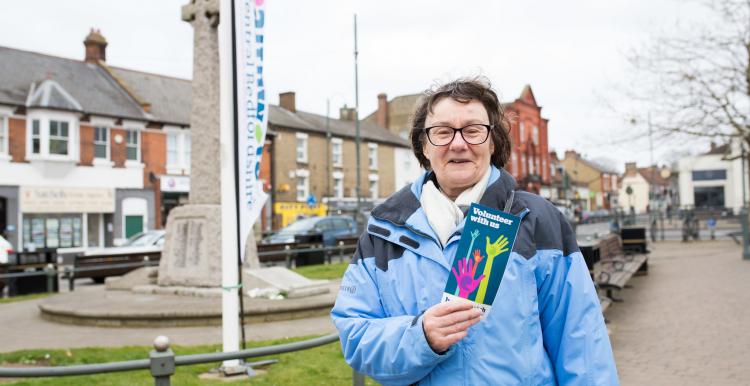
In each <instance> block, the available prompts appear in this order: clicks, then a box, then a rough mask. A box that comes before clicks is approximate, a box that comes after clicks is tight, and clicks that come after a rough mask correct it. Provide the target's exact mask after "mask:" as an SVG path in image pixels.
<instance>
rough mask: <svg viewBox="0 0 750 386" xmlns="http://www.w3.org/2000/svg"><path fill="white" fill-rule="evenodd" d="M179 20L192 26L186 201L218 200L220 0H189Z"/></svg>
mask: <svg viewBox="0 0 750 386" xmlns="http://www.w3.org/2000/svg"><path fill="white" fill-rule="evenodd" d="M182 20H184V21H186V22H188V23H190V24H191V25H192V26H193V98H192V99H193V101H192V107H191V110H190V132H191V136H190V140H191V147H190V148H191V154H190V200H189V202H190V204H219V203H220V197H221V193H220V180H219V174H220V162H219V161H220V158H219V82H218V79H219V41H218V31H217V27H218V25H219V0H192V1H191V2H190V4H187V5H184V6H183V7H182Z"/></svg>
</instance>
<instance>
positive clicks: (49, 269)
mask: <svg viewBox="0 0 750 386" xmlns="http://www.w3.org/2000/svg"><path fill="white" fill-rule="evenodd" d="M44 272H45V274H46V275H47V292H55V279H56V278H57V277H56V272H55V266H54V265H52V263H50V264H47V266H46V267H44Z"/></svg>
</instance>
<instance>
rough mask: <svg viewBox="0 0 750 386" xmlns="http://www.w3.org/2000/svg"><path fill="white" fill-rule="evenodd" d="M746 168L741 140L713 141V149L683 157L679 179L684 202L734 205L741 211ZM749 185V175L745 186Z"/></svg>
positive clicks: (715, 206)
mask: <svg viewBox="0 0 750 386" xmlns="http://www.w3.org/2000/svg"><path fill="white" fill-rule="evenodd" d="M742 169H743V168H742V158H741V157H740V142H739V140H734V141H732V142H730V143H727V144H724V145H722V146H715V145H713V144H711V150H709V151H708V152H707V153H704V154H700V155H697V156H692V157H686V158H683V159H681V160H680V161H679V170H680V180H679V181H680V199H681V203H682V205H683V206H694V207H696V208H731V209H732V210H733V211H734V212H735V213H737V212H738V211H739V210H740V208H741V207H742V192H743V189H742ZM747 186H748V181H747V178H746V181H745V189H747ZM745 191H746V192H748V190H745Z"/></svg>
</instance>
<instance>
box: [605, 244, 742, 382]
mask: <svg viewBox="0 0 750 386" xmlns="http://www.w3.org/2000/svg"><path fill="white" fill-rule="evenodd" d="M651 248H652V250H653V252H652V253H651V257H650V260H649V270H650V272H649V275H648V276H643V277H636V278H634V279H633V281H632V282H631V284H632V285H633V288H631V289H626V290H624V291H622V296H623V298H624V299H625V302H624V303H617V304H614V305H613V306H612V307H611V308H610V310H609V311H608V312H607V320H608V321H609V324H608V326H609V328H610V332H611V340H612V345H613V347H614V352H615V359H616V361H617V367H618V370H619V374H620V379H621V382H622V384H623V385H624V386H628V385H653V386H659V385H665V386H666V385H669V386H671V385H720V386H722V385H748V384H750V333H749V332H748V331H749V330H750V261H742V258H741V248H740V247H739V246H737V245H736V244H734V242H732V241H731V240H721V241H713V242H712V241H702V242H697V243H695V242H694V243H689V244H683V243H680V242H669V241H667V242H662V243H657V244H655V245H652V246H651Z"/></svg>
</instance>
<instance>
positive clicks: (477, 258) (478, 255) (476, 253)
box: [474, 249, 484, 271]
mask: <svg viewBox="0 0 750 386" xmlns="http://www.w3.org/2000/svg"><path fill="white" fill-rule="evenodd" d="M483 259H484V256H482V254H481V253H480V252H479V250H478V249H475V250H474V263H475V264H474V270H475V271H476V270H477V266H478V265H479V263H481V262H482V260H483Z"/></svg>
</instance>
